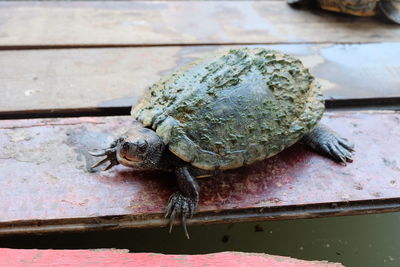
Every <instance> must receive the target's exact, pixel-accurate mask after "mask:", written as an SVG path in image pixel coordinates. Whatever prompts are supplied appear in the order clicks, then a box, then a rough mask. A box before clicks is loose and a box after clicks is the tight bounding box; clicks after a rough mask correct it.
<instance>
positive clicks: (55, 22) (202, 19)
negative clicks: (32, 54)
mask: <svg viewBox="0 0 400 267" xmlns="http://www.w3.org/2000/svg"><path fill="white" fill-rule="evenodd" d="M0 25H1V29H0V46H2V47H40V46H49V47H52V46H110V45H111V46H114V45H165V44H167V45H170V44H233V43H282V42H284V43H287V42H290V43H294V42H295V43H308V42H318V43H327V42H341V43H349V42H382V41H385V42H389V41H395V42H397V41H400V28H399V27H398V25H394V24H390V23H388V22H387V21H385V20H383V19H382V18H379V17H354V16H349V15H343V14H338V13H334V12H327V11H323V10H320V9H308V8H304V9H294V8H291V7H290V6H288V5H287V4H286V1H283V0H282V1H187V2H186V1H161V2H157V1H116V2H114V1H89V2H81V1H56V2H46V1H40V2H35V1H28V2H19V1H18V2H1V3H0Z"/></svg>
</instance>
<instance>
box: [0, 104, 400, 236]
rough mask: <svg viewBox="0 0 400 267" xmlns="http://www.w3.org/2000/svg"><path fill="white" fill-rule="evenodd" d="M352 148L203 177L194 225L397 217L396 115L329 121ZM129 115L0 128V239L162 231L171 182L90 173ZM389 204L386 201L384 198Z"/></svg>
mask: <svg viewBox="0 0 400 267" xmlns="http://www.w3.org/2000/svg"><path fill="white" fill-rule="evenodd" d="M323 121H324V122H325V123H326V124H327V125H329V126H331V127H332V128H333V129H335V130H336V131H337V132H338V133H339V134H340V135H342V136H344V137H347V138H349V139H350V140H351V141H352V142H354V143H355V145H356V153H355V156H354V162H353V163H351V164H348V165H347V166H342V165H339V164H336V163H334V162H332V161H331V160H329V159H326V158H324V157H322V156H319V155H317V154H315V153H313V152H311V151H309V150H308V149H306V148H304V147H303V146H301V145H295V146H293V147H291V148H289V149H287V150H286V151H284V152H282V153H280V154H279V155H277V156H275V157H273V158H271V159H268V160H265V161H262V162H259V163H256V164H254V165H252V166H249V167H245V168H241V169H236V170H232V171H229V172H226V173H224V174H221V175H219V176H216V177H213V178H209V179H201V180H200V186H201V189H202V191H201V195H200V203H199V210H198V211H199V213H198V214H197V215H196V216H195V217H194V218H193V219H192V220H189V223H194V224H197V223H202V224H203V223H211V222H222V221H224V222H227V221H244V220H255V219H257V220H263V219H285V218H300V217H316V216H320V215H325V216H326V215H344V214H355V213H366V212H383V211H395V210H400V162H399V151H400V145H399V142H398V140H400V114H399V113H396V112H389V111H387V112H366V111H365V112H338V113H332V112H330V113H327V114H326V115H325V117H324V119H323ZM130 123H131V119H130V118H129V117H92V118H88V117H86V118H85V117H82V118H65V119H33V120H3V121H0V144H2V149H1V150H0V169H1V172H0V188H2V190H1V194H0V210H1V213H0V234H10V233H27V232H51V231H77V230H90V229H108V228H109V229H116V228H127V227H149V226H162V225H166V223H167V222H166V220H165V219H164V218H163V216H162V213H163V209H164V207H165V205H166V203H167V200H168V197H169V196H170V194H171V193H173V192H174V190H175V188H176V184H175V179H174V177H173V176H172V175H169V174H164V173H149V174H140V173H134V172H132V171H131V170H130V169H128V168H126V167H123V166H117V167H115V168H113V169H111V170H109V171H107V172H95V173H91V172H88V170H87V166H90V165H91V164H92V163H94V161H95V160H96V159H94V158H93V157H91V156H89V155H88V154H87V150H88V149H93V148H101V147H105V146H107V145H108V144H109V143H110V142H111V141H112V140H113V138H114V137H115V136H118V135H120V134H121V133H123V131H124V129H126V128H127V127H129V125H130ZM388 199H389V200H388Z"/></svg>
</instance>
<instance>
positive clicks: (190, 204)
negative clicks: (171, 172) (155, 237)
mask: <svg viewBox="0 0 400 267" xmlns="http://www.w3.org/2000/svg"><path fill="white" fill-rule="evenodd" d="M175 175H176V178H177V181H178V186H179V191H178V192H176V193H175V194H173V195H172V196H171V197H170V199H169V203H168V206H167V208H166V210H165V217H169V231H170V232H171V230H172V224H173V222H174V219H175V216H176V215H177V214H178V215H179V216H181V222H182V227H183V230H184V232H185V235H186V237H187V238H188V239H189V233H188V231H187V226H186V219H187V218H191V217H192V216H193V214H194V212H195V210H196V208H197V203H198V201H199V193H200V187H199V185H198V184H197V182H196V178H195V177H194V176H193V175H192V174H191V173H190V172H189V170H188V168H187V167H179V168H177V169H176V170H175Z"/></svg>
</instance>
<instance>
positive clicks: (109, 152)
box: [88, 147, 119, 171]
mask: <svg viewBox="0 0 400 267" xmlns="http://www.w3.org/2000/svg"><path fill="white" fill-rule="evenodd" d="M116 151H117V149H116V148H113V147H110V148H106V149H102V150H99V151H88V153H89V154H90V155H92V156H95V157H103V156H106V157H105V158H104V159H102V160H100V161H99V162H97V163H95V164H93V165H92V166H91V167H90V169H94V168H96V167H98V166H100V165H102V164H103V163H106V162H107V161H108V162H109V164H108V165H107V166H106V167H105V168H104V169H103V171H106V170H109V169H111V168H112V167H113V166H115V165H118V164H119V162H118V160H117V154H116Z"/></svg>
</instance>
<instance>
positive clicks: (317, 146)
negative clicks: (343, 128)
mask: <svg viewBox="0 0 400 267" xmlns="http://www.w3.org/2000/svg"><path fill="white" fill-rule="evenodd" d="M302 142H303V143H304V144H306V145H308V146H309V147H311V148H312V149H314V150H315V151H317V152H319V153H321V154H324V155H326V156H328V157H330V158H331V159H333V160H335V161H337V162H340V163H344V164H345V163H346V162H352V152H353V151H354V145H352V144H350V143H349V141H347V139H345V138H341V137H339V136H338V134H337V133H335V132H334V131H332V130H331V129H329V128H328V127H326V126H325V125H323V124H319V125H318V126H317V127H316V128H315V129H314V130H312V131H311V132H310V133H309V134H307V135H306V136H304V137H303V139H302Z"/></svg>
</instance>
